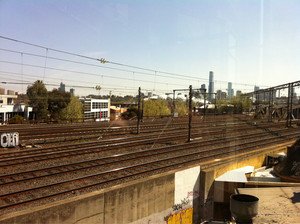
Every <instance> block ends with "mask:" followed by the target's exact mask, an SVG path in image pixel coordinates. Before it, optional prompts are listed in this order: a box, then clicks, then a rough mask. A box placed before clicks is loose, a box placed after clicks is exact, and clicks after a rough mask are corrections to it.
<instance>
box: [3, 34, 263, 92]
mask: <svg viewBox="0 0 300 224" xmlns="http://www.w3.org/2000/svg"><path fill="white" fill-rule="evenodd" d="M0 38H2V39H5V40H9V41H13V42H17V43H21V44H26V45H30V46H34V47H38V48H43V49H45V50H47V51H49V50H51V51H54V52H59V53H63V54H67V55H72V56H76V57H81V58H85V59H90V60H94V61H100V62H102V63H110V64H113V65H117V66H123V67H128V68H134V69H139V70H143V71H148V72H149V71H150V72H153V73H155V74H153V75H157V73H161V74H167V75H171V76H175V77H179V78H189V79H195V80H205V81H208V80H209V79H208V78H199V77H196V76H190V75H184V74H177V73H171V72H165V71H159V70H154V69H149V68H144V67H138V66H133V65H127V64H124V63H119V62H113V61H108V60H106V59H104V58H101V59H99V58H94V57H89V56H85V55H81V54H76V53H71V52H68V51H63V50H58V49H54V48H49V47H45V46H42V45H38V44H33V43H29V42H25V41H20V40H16V39H13V38H9V37H5V36H0ZM44 57H45V56H44ZM47 58H49V57H47ZM105 68H106V67H105ZM130 72H133V71H130ZM135 72H136V71H135ZM136 73H140V74H143V73H141V72H136ZM146 74H148V73H146ZM160 76H161V75H160ZM215 82H218V83H228V82H227V81H222V80H215ZM232 83H233V84H235V85H245V86H255V85H254V84H249V83H248V84H246V83H235V82H232ZM261 86H262V85H261ZM262 87H267V86H262Z"/></svg>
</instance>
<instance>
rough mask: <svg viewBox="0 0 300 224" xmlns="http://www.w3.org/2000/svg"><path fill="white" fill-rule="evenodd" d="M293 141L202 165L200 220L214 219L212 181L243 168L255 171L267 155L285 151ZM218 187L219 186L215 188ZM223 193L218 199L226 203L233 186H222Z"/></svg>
mask: <svg viewBox="0 0 300 224" xmlns="http://www.w3.org/2000/svg"><path fill="white" fill-rule="evenodd" d="M293 142H294V141H291V142H289V143H285V144H282V145H280V144H279V145H276V146H272V147H266V148H260V149H258V150H256V151H254V152H251V153H248V154H246V153H245V154H242V155H234V156H232V157H228V158H225V159H218V160H216V161H215V162H210V163H207V164H203V165H202V166H201V173H200V198H199V200H200V201H199V205H200V206H199V207H200V210H199V215H200V219H202V220H211V219H213V218H214V195H215V193H214V191H215V189H214V188H215V185H214V180H215V179H216V178H217V177H219V176H221V175H222V174H224V173H225V172H227V171H230V170H234V169H238V168H241V167H244V166H254V167H255V169H256V168H259V167H261V166H262V165H263V163H264V161H265V157H266V155H267V154H274V153H279V152H284V151H286V146H287V145H291V144H293ZM216 187H220V186H216ZM223 187H224V189H223V192H222V195H220V197H222V198H224V200H225V201H227V198H228V196H229V195H230V194H232V189H234V186H232V185H231V184H227V185H224V186H223Z"/></svg>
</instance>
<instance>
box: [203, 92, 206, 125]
mask: <svg viewBox="0 0 300 224" xmlns="http://www.w3.org/2000/svg"><path fill="white" fill-rule="evenodd" d="M205 113H206V90H205V91H204V111H203V115H204V116H203V118H204V120H205Z"/></svg>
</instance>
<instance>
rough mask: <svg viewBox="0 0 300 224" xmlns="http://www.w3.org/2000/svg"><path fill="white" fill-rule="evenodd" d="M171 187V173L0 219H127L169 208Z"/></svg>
mask: <svg viewBox="0 0 300 224" xmlns="http://www.w3.org/2000/svg"><path fill="white" fill-rule="evenodd" d="M174 189H175V188H174V174H167V175H163V176H156V177H151V178H146V179H144V180H139V181H133V182H131V183H127V184H124V185H122V186H116V187H112V188H111V189H109V190H103V191H95V192H92V193H87V194H84V195H80V196H77V197H73V198H70V199H65V200H61V201H58V202H54V203H51V204H47V205H44V206H39V207H35V208H32V209H31V208H30V209H27V210H25V211H19V212H15V213H12V214H7V215H3V216H1V217H0V223H1V224H15V223H22V224H23V223H34V224H53V223H76V224H89V223H97V224H113V223H118V224H119V223H130V222H133V221H135V220H138V219H141V218H143V217H145V216H148V215H150V214H153V213H159V212H161V211H164V210H166V209H167V208H171V207H172V205H173V204H174ZM162 220H163V217H162Z"/></svg>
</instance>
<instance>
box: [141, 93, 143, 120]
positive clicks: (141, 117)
mask: <svg viewBox="0 0 300 224" xmlns="http://www.w3.org/2000/svg"><path fill="white" fill-rule="evenodd" d="M141 120H142V122H144V97H142V115H141Z"/></svg>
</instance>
